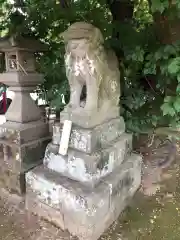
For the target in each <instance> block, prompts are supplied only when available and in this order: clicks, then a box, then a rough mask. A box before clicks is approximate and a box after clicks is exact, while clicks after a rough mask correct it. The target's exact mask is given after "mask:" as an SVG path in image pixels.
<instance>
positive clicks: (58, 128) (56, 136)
mask: <svg viewBox="0 0 180 240" xmlns="http://www.w3.org/2000/svg"><path fill="white" fill-rule="evenodd" d="M62 126H63V125H62V124H55V125H54V126H53V139H52V142H53V144H57V145H59V143H60V139H61V133H62ZM124 132H125V123H124V119H123V118H122V117H118V118H116V119H111V120H110V121H109V122H106V123H104V124H102V125H98V126H96V127H95V128H91V129H84V128H80V127H78V126H77V125H74V124H73V127H72V133H71V136H70V143H69V147H70V148H74V149H76V150H79V151H82V152H85V153H92V152H94V151H97V149H99V148H105V147H106V145H108V144H109V142H110V141H113V140H115V139H116V138H118V137H119V136H120V135H121V134H122V133H124Z"/></svg>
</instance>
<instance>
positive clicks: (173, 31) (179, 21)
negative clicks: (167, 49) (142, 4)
mask: <svg viewBox="0 0 180 240" xmlns="http://www.w3.org/2000/svg"><path fill="white" fill-rule="evenodd" d="M153 1H155V0H148V2H149V5H150V7H151V4H152V2H153ZM172 7H173V2H172V0H169V9H168V10H171V8H172ZM153 18H154V22H155V30H156V35H157V38H158V40H159V41H160V42H161V43H162V44H172V43H173V42H176V41H178V40H180V18H178V17H174V19H170V17H169V16H168V14H167V11H164V12H163V13H162V14H161V13H160V12H155V13H153Z"/></svg>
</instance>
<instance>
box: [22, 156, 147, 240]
mask: <svg viewBox="0 0 180 240" xmlns="http://www.w3.org/2000/svg"><path fill="white" fill-rule="evenodd" d="M141 160H142V159H141V157H140V156H139V155H136V154H132V155H131V156H130V157H129V158H128V160H127V161H125V162H124V163H123V164H122V165H121V166H119V167H118V168H116V169H115V170H114V171H113V172H112V173H111V174H109V175H108V176H106V177H104V178H102V179H101V180H100V182H99V184H98V185H97V187H96V188H93V189H88V188H87V187H85V186H83V185H82V184H80V183H78V182H76V181H72V180H70V179H68V178H66V177H62V176H60V175H59V173H57V172H54V171H52V170H50V169H48V168H47V167H45V166H39V167H36V168H35V169H34V170H33V171H30V172H28V173H27V174H26V182H27V195H26V204H27V208H28V209H29V210H31V211H33V212H35V213H37V214H38V215H40V216H43V217H44V218H46V219H48V220H49V221H51V222H54V223H55V224H56V225H58V226H59V227H61V228H62V229H67V230H69V232H70V233H71V234H72V235H75V236H77V237H78V238H79V239H80V240H92V239H93V240H94V239H98V238H99V237H100V235H101V234H102V233H103V232H104V231H105V230H106V229H107V228H108V227H109V226H110V225H111V224H112V223H113V221H115V220H116V219H117V217H118V216H119V214H120V213H121V212H122V211H123V209H124V208H125V207H126V206H127V204H128V203H129V200H130V199H131V198H132V196H133V195H134V193H135V192H136V190H137V189H138V187H139V185H140V182H141Z"/></svg>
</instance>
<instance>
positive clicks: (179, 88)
mask: <svg viewBox="0 0 180 240" xmlns="http://www.w3.org/2000/svg"><path fill="white" fill-rule="evenodd" d="M176 93H177V94H180V84H178V85H177V87H176Z"/></svg>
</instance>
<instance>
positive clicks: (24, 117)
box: [0, 37, 50, 193]
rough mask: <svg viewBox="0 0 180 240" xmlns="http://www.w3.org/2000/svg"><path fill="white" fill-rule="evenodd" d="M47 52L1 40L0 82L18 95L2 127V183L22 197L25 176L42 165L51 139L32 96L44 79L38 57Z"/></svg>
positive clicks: (21, 41) (35, 44)
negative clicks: (0, 65) (2, 64)
mask: <svg viewBox="0 0 180 240" xmlns="http://www.w3.org/2000/svg"><path fill="white" fill-rule="evenodd" d="M46 50H47V48H46V46H45V45H44V44H42V43H40V42H39V41H36V40H34V39H27V38H22V37H18V38H17V37H16V38H14V37H11V38H2V39H0V52H4V53H5V67H6V68H5V72H3V73H1V74H0V82H2V83H4V84H5V85H7V86H9V90H10V91H13V92H14V93H15V97H14V98H13V100H12V103H11V105H10V107H9V109H8V111H7V113H6V115H5V116H6V123H4V124H2V125H0V145H3V149H4V161H3V162H1V165H2V166H1V167H0V171H1V172H2V171H3V172H2V173H1V174H0V183H1V182H3V185H5V186H4V187H8V189H12V190H16V191H17V192H19V193H22V192H24V191H25V172H27V171H28V170H29V169H31V168H32V167H34V166H36V165H37V164H39V162H41V159H42V158H43V155H44V151H45V147H46V145H47V143H48V141H49V139H50V136H49V128H48V124H47V123H45V122H44V121H43V118H42V116H41V110H40V109H39V108H38V106H37V105H36V104H35V102H34V101H33V100H32V98H31V96H30V93H31V92H32V91H33V90H34V89H35V88H36V86H37V85H38V84H40V83H42V81H43V75H42V74H39V73H38V72H37V71H36V63H35V53H36V52H43V51H46ZM7 169H8V171H10V172H9V173H7V172H8V171H7ZM6 175H7V176H6ZM7 178H8V179H7Z"/></svg>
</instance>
